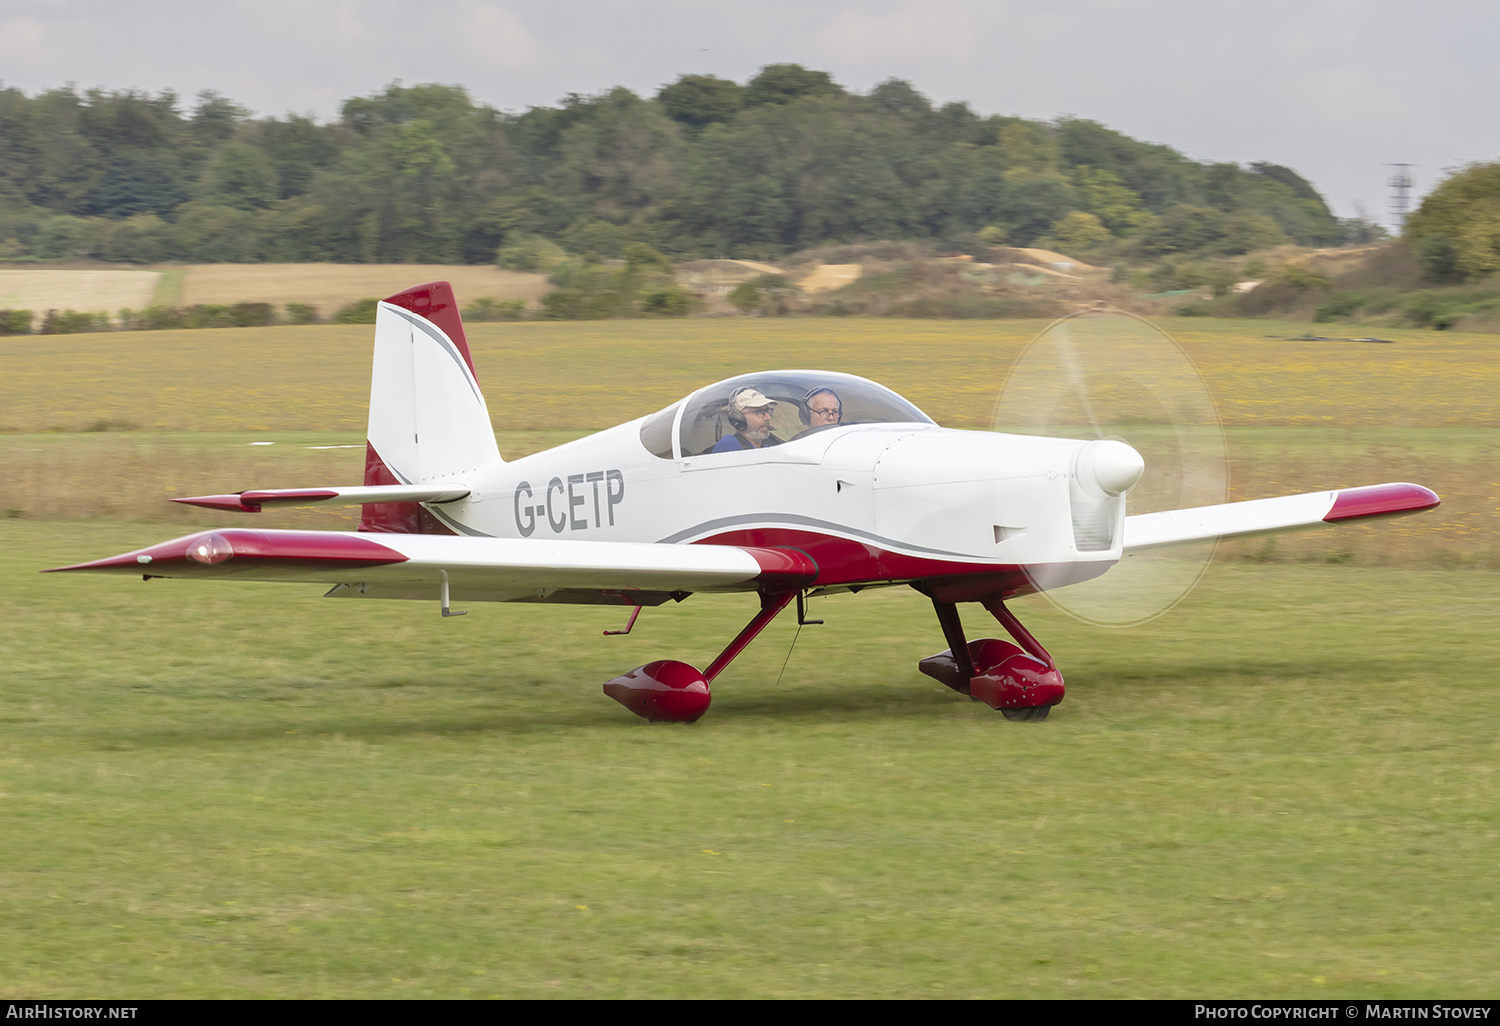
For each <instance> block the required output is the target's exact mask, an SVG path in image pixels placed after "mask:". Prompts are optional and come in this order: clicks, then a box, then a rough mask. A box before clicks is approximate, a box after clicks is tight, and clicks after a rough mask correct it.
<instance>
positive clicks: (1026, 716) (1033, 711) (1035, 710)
mask: <svg viewBox="0 0 1500 1026" xmlns="http://www.w3.org/2000/svg"><path fill="white" fill-rule="evenodd" d="M1000 711H1001V712H1002V713H1003V714H1004V715H1005V718H1006V719H1007V720H1027V721H1029V722H1032V723H1038V722H1040V721H1042V720H1045V719H1046V718H1047V714H1048V713H1050V712H1051V711H1052V707H1051V706H1050V705H1033V706H1030V707H1029V708H1026V709H1001V710H1000Z"/></svg>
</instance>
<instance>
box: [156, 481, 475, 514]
mask: <svg viewBox="0 0 1500 1026" xmlns="http://www.w3.org/2000/svg"><path fill="white" fill-rule="evenodd" d="M468 494H469V488H468V486H467V485H462V484H453V483H449V484H447V485H442V486H439V485H352V486H338V487H331V488H262V489H257V490H253V491H248V492H232V493H230V494H228V495H191V496H186V497H184V498H180V499H173V500H172V501H173V502H180V503H183V504H184V505H187V506H202V507H204V508H205V509H227V510H235V511H237V512H240V513H259V512H260V511H261V508H262V507H263V506H308V505H312V504H313V503H329V504H330V505H334V506H361V505H364V504H365V503H367V502H454V501H455V500H458V499H462V498H463V497H464V496H466V495H468Z"/></svg>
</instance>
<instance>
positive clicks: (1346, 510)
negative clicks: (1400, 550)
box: [1323, 481, 1443, 523]
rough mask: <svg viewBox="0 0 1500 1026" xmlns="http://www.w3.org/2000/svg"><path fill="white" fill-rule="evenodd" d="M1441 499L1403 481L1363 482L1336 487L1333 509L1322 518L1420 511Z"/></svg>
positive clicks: (1438, 503)
mask: <svg viewBox="0 0 1500 1026" xmlns="http://www.w3.org/2000/svg"><path fill="white" fill-rule="evenodd" d="M1442 501H1443V500H1441V499H1439V498H1438V495H1437V493H1436V492H1434V491H1432V490H1431V489H1430V488H1423V487H1422V486H1421V485H1418V484H1408V483H1406V482H1404V481H1403V482H1397V483H1393V484H1378V485H1365V486H1364V487H1363V488H1343V489H1340V490H1339V493H1338V495H1337V497H1335V498H1334V500H1333V508H1332V509H1331V510H1329V511H1328V514H1327V516H1325V517H1324V518H1323V520H1324V521H1326V522H1327V523H1333V522H1334V521H1337V520H1357V519H1359V518H1360V517H1379V516H1391V515H1393V514H1401V513H1420V512H1422V511H1423V510H1424V509H1436V508H1437V507H1438V506H1439V505H1440V504H1441V503H1442Z"/></svg>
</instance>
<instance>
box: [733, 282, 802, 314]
mask: <svg viewBox="0 0 1500 1026" xmlns="http://www.w3.org/2000/svg"><path fill="white" fill-rule="evenodd" d="M800 291H801V290H800V289H798V288H797V286H795V285H793V284H792V283H791V282H789V281H787V280H786V279H785V278H783V277H782V276H781V275H779V274H763V275H761V276H760V277H759V278H752V279H750V280H749V281H745V282H741V283H740V284H738V285H736V286H735V287H734V289H733V290H732V291H730V293H729V302H730V303H732V304H733V305H734V306H736V307H738V308H739V310H740V311H741V312H742V313H752V312H754V311H756V310H759V311H761V312H762V313H766V312H785V303H784V302H783V303H777V302H776V300H779V299H784V298H790V297H792V296H794V295H796V294H797V293H798V292H800ZM773 305H774V306H776V307H777V308H778V309H777V310H770V309H768V308H769V307H770V306H773Z"/></svg>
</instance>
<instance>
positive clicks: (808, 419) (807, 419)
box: [797, 385, 844, 426]
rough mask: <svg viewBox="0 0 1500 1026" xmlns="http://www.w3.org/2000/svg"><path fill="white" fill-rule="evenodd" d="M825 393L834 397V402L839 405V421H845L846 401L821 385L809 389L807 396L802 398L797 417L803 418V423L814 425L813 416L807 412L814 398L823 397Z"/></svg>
mask: <svg viewBox="0 0 1500 1026" xmlns="http://www.w3.org/2000/svg"><path fill="white" fill-rule="evenodd" d="M824 392H827V393H828V394H829V395H831V396H833V401H834V402H836V403H838V404H839V420H840V421H842V420H843V419H844V400H842V399H840V398H839V394H838V393H837V392H835V391H834V390H833V389H831V388H829V387H828V386H827V385H819V386H817V387H816V388H809V389H808V390H807V394H806V395H804V396H803V397H802V402H801V403H799V404H798V406H797V416H799V417H801V418H802V423H804V424H811V423H812V415H811V414H810V413H808V412H807V409H808V404H809V403H811V402H812V401H813V396H815V395H821V394H822V393H824ZM830 426H831V425H830Z"/></svg>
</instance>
